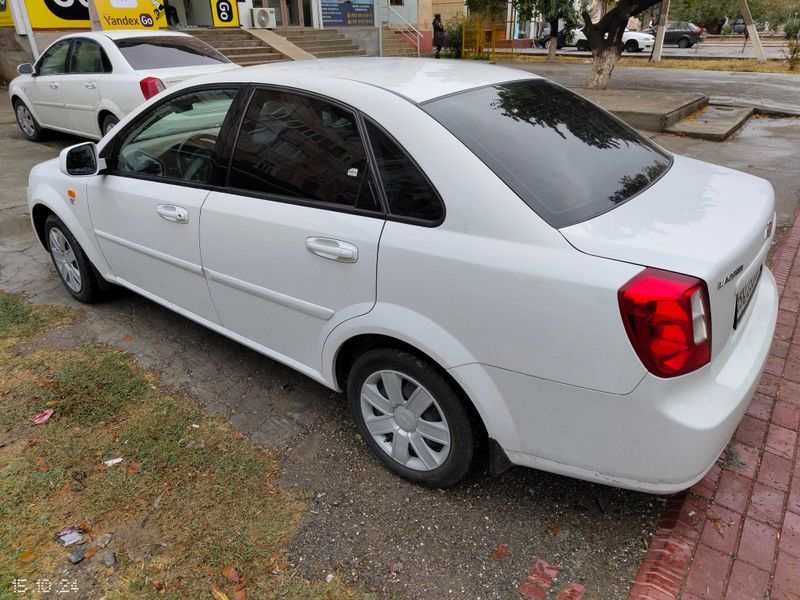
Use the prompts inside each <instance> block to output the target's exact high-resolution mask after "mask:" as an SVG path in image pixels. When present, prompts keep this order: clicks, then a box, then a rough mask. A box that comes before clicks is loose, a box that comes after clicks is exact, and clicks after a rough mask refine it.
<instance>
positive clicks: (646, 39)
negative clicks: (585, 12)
mask: <svg viewBox="0 0 800 600" xmlns="http://www.w3.org/2000/svg"><path fill="white" fill-rule="evenodd" d="M572 36H573V37H572V45H574V46H575V47H576V48H577V49H578V50H581V51H587V50H589V49H590V46H589V41H588V40H587V39H586V36H585V35H584V33H583V29H576V30H575V31H573V32H572ZM655 40H656V38H655V37H654V36H652V35H650V34H649V33H642V32H640V31H630V30H628V29H626V30H625V33H623V34H622V44H623V45H624V47H625V51H626V52H642V51H648V50H650V49H652V47H653V44H654V43H655Z"/></svg>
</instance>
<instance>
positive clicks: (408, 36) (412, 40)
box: [381, 0, 422, 57]
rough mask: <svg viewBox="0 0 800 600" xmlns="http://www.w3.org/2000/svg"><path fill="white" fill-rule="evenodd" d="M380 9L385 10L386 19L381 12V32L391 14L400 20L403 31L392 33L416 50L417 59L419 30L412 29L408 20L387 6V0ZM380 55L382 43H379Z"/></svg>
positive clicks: (420, 41)
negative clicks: (397, 34) (398, 35)
mask: <svg viewBox="0 0 800 600" xmlns="http://www.w3.org/2000/svg"><path fill="white" fill-rule="evenodd" d="M381 8H382V9H383V8H385V9H386V19H384V18H383V11H381V30H383V27H384V26H385V25H387V24H389V17H390V16H391V15H392V14H394V15H395V16H396V17H398V18H399V19H400V21H401V23H402V25H403V26H404V29H396V30H393V31H396V32H397V33H399V34H400V37H402V38H403V39H405V40H407V41H408V43H409V44H411V45H412V46H414V48H416V50H417V57H419V55H420V46H421V44H422V34H421V33H420V32H419V30H418V29H417V28H416V27H414V26H413V25H412V24H411V23H409V22H408V20H407V19H406V18H405V17H404V16H403V15H401V14H400V13H399V12H397V11H396V10H395V9H393V8H392V7H391V6H389V0H386V4H384V5H383V6H382V7H381ZM409 30H410V31H409ZM412 32H413V33H412ZM381 55H383V43H382V41H381Z"/></svg>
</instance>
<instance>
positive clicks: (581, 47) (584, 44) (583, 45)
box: [575, 40, 589, 52]
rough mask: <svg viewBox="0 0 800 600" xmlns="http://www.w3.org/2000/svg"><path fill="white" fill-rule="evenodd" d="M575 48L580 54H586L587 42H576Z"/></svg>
mask: <svg viewBox="0 0 800 600" xmlns="http://www.w3.org/2000/svg"><path fill="white" fill-rule="evenodd" d="M575 48H576V49H577V50H580V51H581V52H586V51H587V50H589V42H588V41H586V40H578V43H577V44H575Z"/></svg>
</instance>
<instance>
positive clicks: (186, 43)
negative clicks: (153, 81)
mask: <svg viewBox="0 0 800 600" xmlns="http://www.w3.org/2000/svg"><path fill="white" fill-rule="evenodd" d="M114 43H115V44H116V45H117V48H119V51H120V53H121V54H122V56H123V57H124V58H125V60H126V61H128V64H129V65H130V66H131V67H132V68H133V69H134V70H135V71H141V70H144V69H168V68H170V67H200V66H203V65H218V64H224V63H229V62H230V61H229V60H228V59H227V58H225V57H224V56H223V55H222V54H221V53H220V52H219V51H217V50H216V49H214V48H212V47H211V46H209V45H208V44H206V43H205V42H202V41H200V40H198V39H197V38H193V37H188V36H187V37H183V36H166V35H165V36H150V37H133V38H124V39H120V40H114Z"/></svg>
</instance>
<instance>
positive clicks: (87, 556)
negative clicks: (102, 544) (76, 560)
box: [83, 548, 97, 559]
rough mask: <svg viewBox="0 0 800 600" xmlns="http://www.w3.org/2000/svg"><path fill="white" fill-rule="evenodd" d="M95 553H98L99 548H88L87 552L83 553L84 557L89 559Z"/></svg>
mask: <svg viewBox="0 0 800 600" xmlns="http://www.w3.org/2000/svg"><path fill="white" fill-rule="evenodd" d="M95 554H97V548H87V549H86V553H85V554H84V555H83V557H84V558H86V559H89V558H92V557H93V556H94V555H95Z"/></svg>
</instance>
